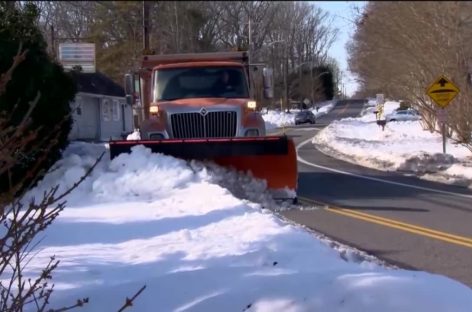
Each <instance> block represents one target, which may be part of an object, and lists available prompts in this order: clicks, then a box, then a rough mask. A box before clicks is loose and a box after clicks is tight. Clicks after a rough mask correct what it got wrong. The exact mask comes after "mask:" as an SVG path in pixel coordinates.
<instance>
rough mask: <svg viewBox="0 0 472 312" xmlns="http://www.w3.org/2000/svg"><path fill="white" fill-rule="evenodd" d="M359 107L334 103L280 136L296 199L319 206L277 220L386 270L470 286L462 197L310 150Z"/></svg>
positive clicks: (469, 214) (471, 222)
mask: <svg viewBox="0 0 472 312" xmlns="http://www.w3.org/2000/svg"><path fill="white" fill-rule="evenodd" d="M363 103H364V101H339V102H338V103H337V105H336V107H335V108H334V109H333V111H332V112H331V113H329V114H328V115H325V116H322V117H320V118H319V119H318V120H317V124H316V125H314V126H311V125H310V126H300V127H291V128H289V129H288V130H287V134H288V135H289V136H292V137H293V138H294V140H295V142H296V144H297V145H298V157H299V163H298V166H299V190H298V194H299V196H300V199H301V200H302V201H303V203H304V204H313V202H316V203H323V204H327V206H323V208H320V209H316V210H303V211H302V210H292V211H287V212H285V213H283V214H284V215H285V216H286V217H287V218H289V219H291V220H293V221H295V222H298V223H300V224H303V225H305V226H308V227H310V228H312V229H314V230H316V231H318V232H321V233H323V234H325V235H327V236H329V237H331V238H333V239H335V240H338V241H340V242H343V243H345V244H348V245H351V246H355V247H357V248H359V249H361V250H364V251H366V252H367V253H370V254H372V255H375V256H377V257H379V258H381V259H384V260H386V261H387V262H390V263H393V264H396V265H398V266H401V267H403V268H408V269H417V270H422V271H428V272H432V273H439V274H442V275H446V276H448V277H451V278H453V279H456V280H458V281H460V282H462V283H464V284H466V285H468V286H472V192H471V191H470V190H468V189H466V188H464V187H459V186H452V185H445V184H440V183H435V182H429V181H425V180H420V179H418V178H416V177H409V176H404V175H401V174H397V173H389V172H383V171H379V170H374V169H369V168H364V167H361V166H357V165H353V164H350V163H347V162H344V161H341V160H337V159H334V158H332V157H329V156H326V155H325V154H323V153H321V152H320V151H318V150H317V149H316V147H315V146H314V145H313V144H312V143H311V140H310V139H311V138H312V137H313V136H314V135H315V134H316V133H317V131H319V129H322V128H323V127H325V126H326V125H328V124H329V123H330V122H332V121H333V120H336V119H340V118H344V117H355V116H358V114H359V112H360V111H361V109H362V106H363ZM471 311H472V310H471Z"/></svg>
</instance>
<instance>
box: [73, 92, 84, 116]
mask: <svg viewBox="0 0 472 312" xmlns="http://www.w3.org/2000/svg"><path fill="white" fill-rule="evenodd" d="M74 104H75V105H74V108H73V111H75V113H76V114H77V115H79V116H80V115H82V98H81V97H80V96H78V97H76V98H75V103H74Z"/></svg>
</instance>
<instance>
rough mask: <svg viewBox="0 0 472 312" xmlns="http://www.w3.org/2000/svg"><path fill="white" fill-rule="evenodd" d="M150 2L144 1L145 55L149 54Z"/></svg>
mask: <svg viewBox="0 0 472 312" xmlns="http://www.w3.org/2000/svg"><path fill="white" fill-rule="evenodd" d="M148 51H149V2H147V1H143V54H149V53H148Z"/></svg>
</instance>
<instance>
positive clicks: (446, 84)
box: [426, 76, 460, 108]
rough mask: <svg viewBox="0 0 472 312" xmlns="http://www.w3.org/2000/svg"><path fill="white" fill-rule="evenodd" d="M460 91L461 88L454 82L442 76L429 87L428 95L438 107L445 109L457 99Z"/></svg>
mask: <svg viewBox="0 0 472 312" xmlns="http://www.w3.org/2000/svg"><path fill="white" fill-rule="evenodd" d="M459 91H460V90H459V88H458V87H457V86H456V85H455V84H454V83H453V82H452V81H450V80H449V79H447V78H446V77H444V76H441V77H439V78H438V79H436V81H435V82H433V84H431V86H429V88H428V90H426V93H428V95H429V96H430V97H431V99H433V101H434V102H435V103H436V104H437V105H439V106H440V107H441V108H445V107H446V106H448V105H449V103H450V102H451V101H452V100H453V99H454V98H455V97H456V95H457V94H458V93H459Z"/></svg>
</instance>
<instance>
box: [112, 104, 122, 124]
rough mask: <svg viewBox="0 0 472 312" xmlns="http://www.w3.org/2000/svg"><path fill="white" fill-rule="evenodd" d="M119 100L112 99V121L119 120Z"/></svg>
mask: <svg viewBox="0 0 472 312" xmlns="http://www.w3.org/2000/svg"><path fill="white" fill-rule="evenodd" d="M120 108H121V105H120V101H118V100H113V113H112V114H113V120H114V121H119V120H120Z"/></svg>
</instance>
